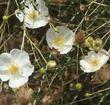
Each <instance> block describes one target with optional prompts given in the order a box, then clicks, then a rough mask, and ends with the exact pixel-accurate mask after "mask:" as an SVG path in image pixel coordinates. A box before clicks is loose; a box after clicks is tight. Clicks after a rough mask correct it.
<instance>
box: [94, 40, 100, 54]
mask: <svg viewBox="0 0 110 105" xmlns="http://www.w3.org/2000/svg"><path fill="white" fill-rule="evenodd" d="M101 48H102V40H101V39H100V38H97V39H96V40H94V42H93V49H94V51H96V52H97V51H99V50H100V49H101Z"/></svg>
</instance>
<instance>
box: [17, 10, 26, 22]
mask: <svg viewBox="0 0 110 105" xmlns="http://www.w3.org/2000/svg"><path fill="white" fill-rule="evenodd" d="M15 15H16V17H17V18H18V19H19V21H20V22H23V20H24V13H23V11H21V10H19V9H17V10H16V11H15Z"/></svg>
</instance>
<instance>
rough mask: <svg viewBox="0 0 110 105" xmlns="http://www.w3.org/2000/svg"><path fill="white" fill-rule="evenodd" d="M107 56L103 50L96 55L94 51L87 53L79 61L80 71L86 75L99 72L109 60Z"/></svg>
mask: <svg viewBox="0 0 110 105" xmlns="http://www.w3.org/2000/svg"><path fill="white" fill-rule="evenodd" d="M107 54H108V52H107V51H105V50H104V49H102V50H100V51H99V52H98V53H96V52H94V51H90V52H88V55H87V56H85V57H84V58H83V59H82V60H80V66H81V69H82V70H83V71H84V72H88V73H89V72H95V71H97V70H100V68H101V67H102V66H103V65H105V64H106V63H107V61H108V59H109V56H108V55H107Z"/></svg>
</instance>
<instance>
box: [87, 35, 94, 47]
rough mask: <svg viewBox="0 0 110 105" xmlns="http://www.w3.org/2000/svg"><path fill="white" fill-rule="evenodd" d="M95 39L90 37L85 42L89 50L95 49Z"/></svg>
mask: <svg viewBox="0 0 110 105" xmlns="http://www.w3.org/2000/svg"><path fill="white" fill-rule="evenodd" d="M93 41H94V39H93V37H91V36H89V37H88V38H87V39H86V40H85V45H86V46H87V47H89V48H93Z"/></svg>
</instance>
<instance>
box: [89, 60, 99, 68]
mask: <svg viewBox="0 0 110 105" xmlns="http://www.w3.org/2000/svg"><path fill="white" fill-rule="evenodd" d="M90 64H91V65H92V66H94V67H96V66H97V65H99V64H100V61H99V60H98V59H97V58H94V59H92V60H91V61H90Z"/></svg>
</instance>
